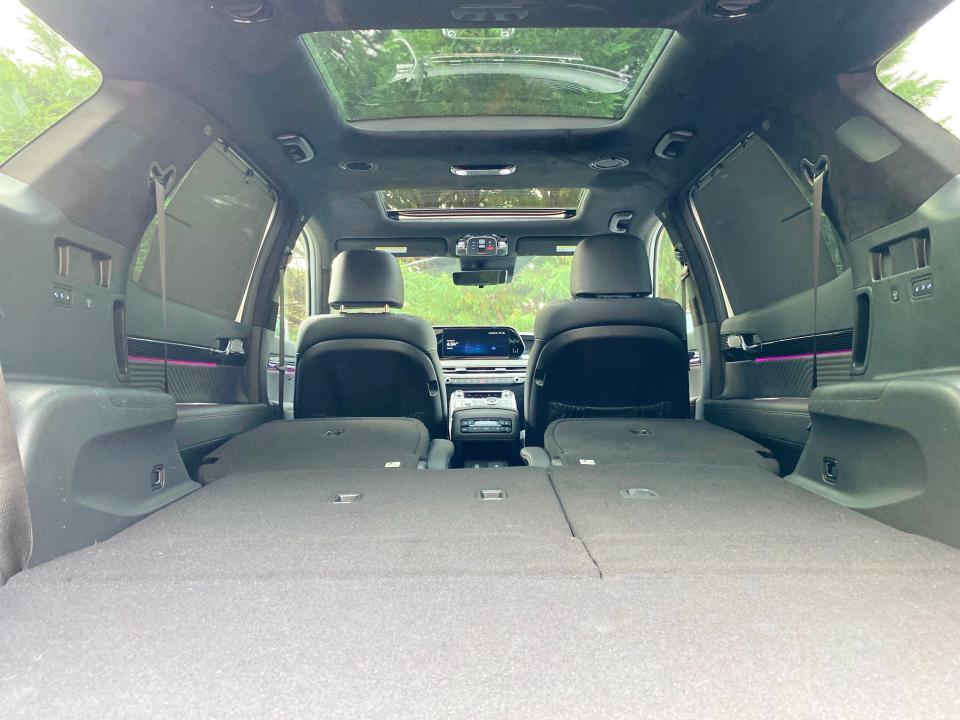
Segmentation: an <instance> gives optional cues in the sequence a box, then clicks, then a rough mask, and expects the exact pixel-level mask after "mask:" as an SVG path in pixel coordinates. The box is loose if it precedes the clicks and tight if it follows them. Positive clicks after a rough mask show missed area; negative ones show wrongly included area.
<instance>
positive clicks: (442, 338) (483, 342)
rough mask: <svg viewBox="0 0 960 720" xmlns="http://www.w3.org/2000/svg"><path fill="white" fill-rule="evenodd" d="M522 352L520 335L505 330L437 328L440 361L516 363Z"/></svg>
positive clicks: (508, 329)
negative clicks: (468, 360) (476, 360)
mask: <svg viewBox="0 0 960 720" xmlns="http://www.w3.org/2000/svg"><path fill="white" fill-rule="evenodd" d="M523 349H524V346H523V339H522V338H521V337H520V333H518V332H517V331H516V330H514V329H513V328H509V327H443V328H438V338H437V351H438V352H439V353H440V357H441V358H443V359H444V360H463V359H494V358H503V359H516V360H519V359H520V358H521V357H522V356H523Z"/></svg>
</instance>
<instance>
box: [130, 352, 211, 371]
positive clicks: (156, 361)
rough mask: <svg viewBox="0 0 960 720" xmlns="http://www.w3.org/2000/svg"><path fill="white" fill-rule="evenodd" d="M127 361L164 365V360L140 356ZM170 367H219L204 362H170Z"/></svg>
mask: <svg viewBox="0 0 960 720" xmlns="http://www.w3.org/2000/svg"><path fill="white" fill-rule="evenodd" d="M127 360H129V361H130V362H139V363H154V364H160V365H163V358H151V357H141V356H139V355H130V356H128V357H127ZM167 363H168V364H169V365H186V366H188V367H205V368H215V367H218V366H217V364H216V363H215V362H202V361H200V360H168V361H167Z"/></svg>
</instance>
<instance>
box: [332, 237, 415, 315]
mask: <svg viewBox="0 0 960 720" xmlns="http://www.w3.org/2000/svg"><path fill="white" fill-rule="evenodd" d="M329 302H330V307H332V308H339V307H346V308H374V307H380V308H382V307H384V306H385V305H386V306H389V307H394V308H400V307H403V275H401V273H400V265H399V263H397V259H396V258H395V257H394V256H393V255H391V254H390V253H388V252H384V251H382V250H344V251H343V252H342V253H340V254H339V255H337V256H336V257H335V258H334V259H333V265H331V266H330V296H329Z"/></svg>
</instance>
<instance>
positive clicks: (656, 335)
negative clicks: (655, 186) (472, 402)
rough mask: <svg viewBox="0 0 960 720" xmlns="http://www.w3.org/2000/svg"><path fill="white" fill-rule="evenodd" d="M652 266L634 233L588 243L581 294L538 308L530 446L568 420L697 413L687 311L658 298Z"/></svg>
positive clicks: (574, 288) (575, 271) (577, 276)
mask: <svg viewBox="0 0 960 720" xmlns="http://www.w3.org/2000/svg"><path fill="white" fill-rule="evenodd" d="M652 292H653V288H652V284H651V280H650V264H649V261H648V260H647V252H646V249H645V248H644V245H643V242H642V241H641V240H640V239H639V238H637V237H634V236H632V235H613V234H611V235H596V236H594V237H589V238H586V239H584V240H583V241H581V242H580V244H579V245H578V246H577V249H576V252H575V253H574V256H573V267H572V268H571V272H570V294H571V295H572V296H573V299H572V300H566V301H563V302H559V303H554V304H552V305H548V306H546V307H545V308H543V309H542V310H540V311H539V312H538V313H537V318H536V322H535V323H534V344H533V348H532V349H531V351H530V360H529V362H528V365H527V383H526V388H525V392H526V402H525V407H526V418H527V445H539V444H541V443H542V439H543V432H544V430H545V429H546V427H547V425H549V424H550V423H551V422H552V421H554V420H559V419H561V418H566V417H671V418H685V417H687V416H688V415H689V412H690V397H689V395H690V392H689V382H688V373H689V360H688V358H687V340H686V319H685V317H684V312H683V308H681V307H680V305H679V304H678V303H676V302H674V301H672V300H660V299H656V298H651V297H650V295H651V293H652Z"/></svg>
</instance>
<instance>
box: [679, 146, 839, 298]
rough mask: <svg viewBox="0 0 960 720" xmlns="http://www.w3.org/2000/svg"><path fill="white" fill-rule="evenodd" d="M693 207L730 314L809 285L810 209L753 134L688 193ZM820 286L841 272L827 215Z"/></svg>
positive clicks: (788, 175) (807, 198)
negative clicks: (728, 305)
mask: <svg viewBox="0 0 960 720" xmlns="http://www.w3.org/2000/svg"><path fill="white" fill-rule="evenodd" d="M691 200H692V205H693V208H694V210H695V212H696V215H697V217H698V218H699V220H700V223H701V225H702V229H703V234H704V236H705V238H706V241H707V245H708V246H709V248H710V253H711V255H712V257H713V261H714V264H715V265H716V269H717V274H718V275H719V277H720V282H721V285H722V287H723V289H724V293H725V294H726V296H727V301H728V302H729V304H730V308H731V310H732V311H733V312H734V313H735V314H736V313H742V312H747V311H749V310H755V309H757V308H762V307H766V306H767V305H771V304H773V303H775V302H777V301H779V300H783V299H785V298H788V297H791V296H792V295H797V294H799V293H802V292H804V291H806V290H810V289H811V287H812V286H813V249H812V248H811V247H810V241H811V229H810V228H811V225H810V212H811V208H812V203H811V199H810V195H809V193H808V191H807V190H806V188H804V187H803V186H801V184H800V181H799V180H798V179H797V178H796V176H794V175H793V174H792V173H791V172H790V171H789V170H787V168H786V167H785V166H784V165H783V163H782V162H781V161H780V159H779V158H778V157H777V156H776V154H775V153H774V152H773V150H772V149H771V148H770V147H769V146H768V145H767V144H766V143H764V142H763V141H762V140H760V139H759V138H757V137H756V136H754V137H752V138H750V139H749V140H747V141H746V142H745V143H744V144H743V145H742V146H740V147H739V148H738V149H737V150H736V151H734V152H733V153H731V154H730V155H729V156H727V158H726V159H724V160H723V161H722V162H721V163H720V164H719V165H718V166H717V167H716V168H714V169H713V170H712V171H711V172H710V173H709V174H708V175H707V176H706V177H705V178H704V179H703V180H701V181H700V183H699V184H698V185H697V187H696V188H694V191H693V193H692V196H691ZM821 227H822V237H823V247H822V248H821V253H820V278H819V279H820V284H821V285H822V284H824V283H826V282H829V281H830V280H832V279H834V278H836V277H837V276H838V275H840V273H842V272H843V271H844V269H845V265H844V260H843V255H842V253H841V251H840V239H839V236H838V234H837V231H836V230H835V229H834V227H833V224H832V223H831V222H830V221H829V219H828V218H827V216H826V214H824V215H823V216H822V217H821Z"/></svg>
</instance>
